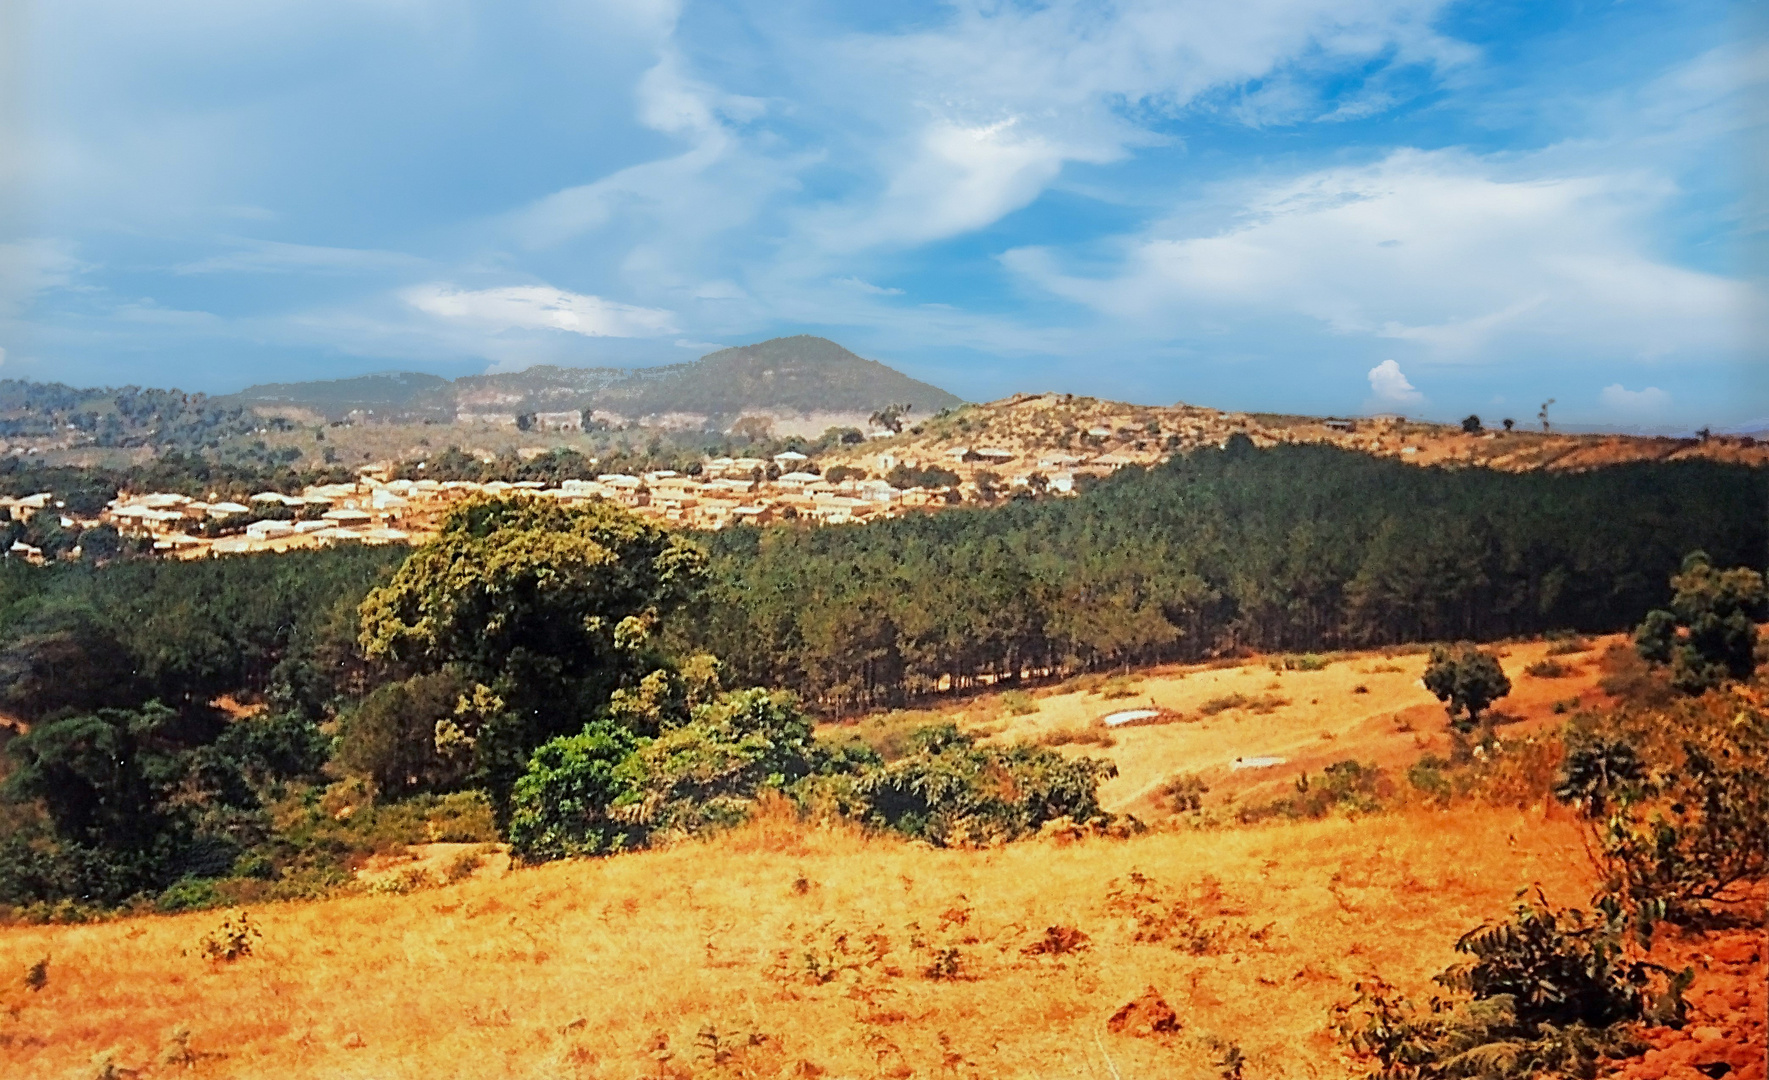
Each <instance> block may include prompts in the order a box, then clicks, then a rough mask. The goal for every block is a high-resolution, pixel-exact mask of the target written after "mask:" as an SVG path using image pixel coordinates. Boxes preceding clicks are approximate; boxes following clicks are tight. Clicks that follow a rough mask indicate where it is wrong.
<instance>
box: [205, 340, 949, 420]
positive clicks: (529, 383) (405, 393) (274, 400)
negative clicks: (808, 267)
mask: <svg viewBox="0 0 1769 1080" xmlns="http://www.w3.org/2000/svg"><path fill="white" fill-rule="evenodd" d="M215 400H216V402H217V404H225V405H238V406H244V407H248V408H252V409H255V410H257V411H259V412H281V413H285V414H289V415H294V414H296V413H308V414H313V415H317V416H323V417H325V418H326V419H328V420H342V419H345V418H356V419H373V420H388V421H402V420H404V421H422V420H430V421H432V422H454V421H459V422H467V423H472V422H491V423H503V422H508V421H509V420H510V419H512V418H513V417H515V416H519V415H523V414H546V413H558V414H562V413H566V412H579V413H583V412H588V413H591V414H593V415H594V416H596V417H597V418H600V419H605V420H607V421H608V422H610V423H639V424H644V425H647V426H660V427H674V428H708V429H718V430H723V429H725V428H728V427H730V426H731V424H733V423H735V422H736V421H737V420H738V419H739V418H741V417H744V416H765V417H768V418H769V419H770V420H772V421H774V422H775V423H776V427H777V428H788V427H794V426H806V427H816V428H817V430H818V431H821V430H822V428H821V427H817V425H818V424H822V425H823V426H828V424H833V423H844V422H845V423H858V422H864V420H865V418H866V416H867V415H869V414H870V413H872V412H873V411H875V410H877V409H880V408H882V407H884V406H886V405H890V404H893V403H896V404H906V405H909V406H911V407H912V415H915V416H928V415H931V414H933V413H936V412H938V411H940V410H941V409H946V408H951V407H954V406H957V405H961V404H963V401H962V400H961V399H960V398H958V397H956V396H955V395H953V394H949V393H947V392H946V391H944V390H942V389H940V388H939V387H937V386H931V385H929V384H927V383H924V382H920V381H918V380H916V379H912V378H910V377H909V376H907V375H904V374H903V373H902V372H900V371H896V370H894V369H892V368H889V367H887V366H885V365H884V364H881V363H878V362H877V361H875V360H867V359H865V358H863V357H860V356H856V355H855V354H854V353H852V352H849V351H848V350H847V349H844V348H842V347H841V346H840V345H837V344H836V343H835V342H833V341H830V340H828V339H827V338H820V337H811V336H808V335H800V336H797V337H785V338H774V339H773V340H770V341H764V342H761V343H759V344H755V345H743V346H739V347H737V348H733V349H721V350H719V351H718V352H715V353H710V354H708V355H706V356H703V357H701V358H700V359H699V360H696V361H694V362H692V363H687V364H670V365H667V366H664V367H651V368H562V367H551V366H539V367H531V368H528V369H526V370H524V371H517V372H510V373H507V374H496V375H469V376H464V377H462V378H459V379H454V380H452V381H451V380H449V379H443V378H440V377H438V376H435V375H421V374H416V373H412V372H394V373H387V374H379V375H364V376H360V377H358V378H354V379H335V380H330V381H323V382H300V383H265V384H262V385H259V386H252V387H248V388H247V389H245V390H242V391H241V392H240V393H238V394H232V395H228V396H227V397H224V398H218V399H215ZM795 421H796V422H798V423H795Z"/></svg>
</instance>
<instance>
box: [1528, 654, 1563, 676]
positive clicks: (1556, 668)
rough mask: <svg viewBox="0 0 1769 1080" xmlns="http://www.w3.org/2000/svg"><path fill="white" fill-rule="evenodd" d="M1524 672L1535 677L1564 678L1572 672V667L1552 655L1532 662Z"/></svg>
mask: <svg viewBox="0 0 1769 1080" xmlns="http://www.w3.org/2000/svg"><path fill="white" fill-rule="evenodd" d="M1523 673H1524V674H1525V675H1528V676H1530V677H1531V678H1534V679H1564V678H1566V677H1567V676H1568V675H1571V674H1572V668H1570V667H1568V666H1566V665H1565V664H1563V663H1561V662H1560V661H1558V660H1555V659H1553V658H1551V657H1550V658H1547V659H1543V660H1537V661H1536V662H1535V663H1533V664H1530V665H1529V666H1528V667H1525V668H1524V669H1523Z"/></svg>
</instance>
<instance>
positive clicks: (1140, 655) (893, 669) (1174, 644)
mask: <svg viewBox="0 0 1769 1080" xmlns="http://www.w3.org/2000/svg"><path fill="white" fill-rule="evenodd" d="M705 542H706V544H707V545H708V548H709V550H710V551H711V553H712V582H711V584H710V586H709V588H708V590H707V599H706V606H705V610H704V613H703V615H702V617H701V618H699V619H697V620H695V621H693V622H692V623H689V624H686V625H685V626H684V627H683V628H682V633H683V636H684V637H685V639H686V640H688V641H690V642H692V644H693V645H694V646H695V647H696V648H700V649H704V650H706V651H708V652H712V653H714V654H716V655H717V656H719V657H720V658H721V659H722V660H723V661H724V662H725V663H726V664H727V666H728V667H729V668H730V670H731V671H732V672H733V673H734V674H735V675H736V677H737V679H738V681H749V682H757V683H765V684H768V685H776V686H786V687H790V688H792V689H794V690H797V691H798V692H799V693H801V694H802V695H804V696H805V697H806V698H807V699H808V700H811V701H815V702H818V703H821V704H824V705H825V706H828V707H832V708H839V707H850V706H860V705H870V704H895V703H899V702H902V701H904V700H906V699H908V698H912V697H914V696H916V695H920V694H925V693H928V692H930V691H933V690H935V689H937V688H940V687H958V688H962V687H964V686H966V685H967V684H973V683H975V682H976V681H978V680H980V679H985V678H989V677H1007V678H1014V677H1017V676H1020V675H1023V674H1041V673H1052V674H1060V673H1065V672H1073V671H1078V670H1086V669H1090V668H1102V667H1111V666H1115V665H1123V664H1143V663H1151V662H1156V661H1165V660H1176V659H1188V658H1191V659H1195V658H1201V657H1205V656H1210V655H1215V654H1221V653H1225V652H1232V651H1234V650H1239V649H1252V650H1259V651H1292V650H1322V649H1334V648H1350V647H1364V646H1373V645H1383V644H1390V643H1398V642H1410V641H1438V640H1458V639H1471V640H1491V639H1497V638H1502V637H1508V636H1514V635H1526V634H1535V633H1541V632H1544V631H1548V630H1557V629H1572V630H1580V631H1587V632H1598V631H1615V630H1621V629H1624V628H1626V627H1629V626H1632V625H1633V624H1634V623H1636V622H1638V621H1639V620H1640V618H1641V616H1642V615H1643V614H1644V613H1645V612H1646V611H1647V610H1648V609H1650V608H1652V607H1653V606H1655V605H1656V604H1658V603H1659V602H1660V601H1661V599H1662V596H1663V590H1664V583H1665V581H1666V579H1667V577H1668V576H1669V575H1670V574H1672V573H1673V572H1675V571H1676V570H1677V568H1678V566H1679V563H1680V560H1681V559H1682V557H1683V555H1684V553H1686V552H1688V551H1690V550H1692V549H1695V548H1703V549H1705V550H1706V551H1708V552H1709V553H1710V554H1711V555H1712V556H1713V558H1714V560H1715V561H1716V563H1717V564H1719V565H1722V566H1731V565H1741V564H1742V565H1748V566H1762V565H1763V564H1764V561H1765V558H1766V554H1769V473H1765V472H1763V471H1761V470H1751V469H1747V468H1742V467H1733V466H1725V465H1716V464H1712V463H1705V462H1690V463H1676V464H1669V465H1666V464H1642V465H1624V466H1617V467H1614V468H1608V469H1601V470H1595V471H1591V472H1583V473H1549V472H1529V473H1521V474H1510V473H1499V472H1493V471H1490V470H1485V469H1461V470H1446V469H1421V468H1417V467H1414V466H1411V465H1405V464H1401V463H1398V462H1393V461H1387V460H1383V459H1379V458H1373V457H1369V456H1367V455H1362V454H1357V453H1351V452H1346V451H1342V450H1338V449H1334V448H1331V447H1322V446H1284V447H1277V448H1274V449H1270V450H1256V449H1254V448H1253V447H1252V445H1251V444H1250V443H1248V442H1246V441H1245V440H1241V441H1238V442H1231V443H1230V444H1229V445H1228V447H1226V448H1225V449H1223V450H1220V451H1218V450H1207V451H1199V452H1195V453H1192V454H1189V455H1186V456H1182V457H1176V458H1174V459H1172V460H1171V461H1169V462H1168V463H1167V464H1165V465H1162V466H1159V467H1156V468H1153V469H1150V470H1147V471H1144V470H1124V471H1123V472H1120V473H1118V474H1117V475H1115V476H1113V477H1112V478H1110V479H1108V480H1106V481H1105V482H1103V483H1101V484H1100V485H1098V486H1097V487H1096V488H1094V489H1093V490H1092V491H1091V492H1090V493H1089V494H1087V495H1085V496H1084V497H1082V498H1078V499H1070V500H1044V501H1033V500H1024V501H1016V502H1012V503H1009V504H1007V505H1005V506H1001V507H996V508H989V509H962V510H949V511H945V512H942V513H939V514H933V515H927V516H922V517H909V518H900V519H896V520H892V521H886V522H880V523H877V524H873V525H868V526H866V527H863V528H841V529H768V530H762V531H754V530H729V531H725V532H721V533H718V534H714V535H712V536H708V537H706V538H705Z"/></svg>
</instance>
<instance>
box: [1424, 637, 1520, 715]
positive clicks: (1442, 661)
mask: <svg viewBox="0 0 1769 1080" xmlns="http://www.w3.org/2000/svg"><path fill="white" fill-rule="evenodd" d="M1424 682H1425V689H1427V690H1429V691H1431V693H1432V696H1434V697H1436V698H1437V700H1439V701H1443V702H1447V703H1448V705H1449V714H1450V723H1451V724H1452V725H1454V726H1455V727H1456V728H1458V729H1459V730H1463V731H1472V730H1473V729H1474V727H1475V726H1476V725H1477V724H1479V723H1480V714H1481V713H1483V712H1485V711H1486V710H1487V707H1488V706H1490V705H1491V704H1492V703H1493V702H1495V701H1497V700H1499V699H1500V698H1502V697H1504V696H1505V695H1506V694H1509V693H1510V692H1511V680H1510V679H1508V678H1506V677H1505V671H1504V669H1503V668H1501V667H1499V662H1498V660H1496V659H1494V658H1493V656H1491V655H1490V654H1488V653H1484V652H1481V651H1480V650H1479V649H1476V648H1475V647H1474V646H1472V645H1464V646H1462V647H1461V648H1460V649H1458V650H1456V651H1455V652H1451V651H1450V650H1448V649H1445V648H1444V647H1443V646H1441V645H1438V646H1434V647H1433V648H1432V650H1431V660H1430V662H1429V663H1427V664H1426V666H1425V679H1424Z"/></svg>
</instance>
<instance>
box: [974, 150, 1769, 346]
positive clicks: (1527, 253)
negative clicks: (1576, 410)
mask: <svg viewBox="0 0 1769 1080" xmlns="http://www.w3.org/2000/svg"><path fill="white" fill-rule="evenodd" d="M1542 168H1543V166H1542V163H1541V162H1532V161H1530V160H1517V159H1509V160H1505V159H1486V158H1480V157H1476V156H1474V155H1470V154H1466V153H1462V152H1457V151H1436V152H1425V151H1418V150H1403V151H1399V152H1396V153H1393V154H1391V155H1389V156H1388V157H1387V158H1386V159H1384V160H1382V161H1380V162H1377V163H1374V164H1371V165H1366V166H1357V167H1343V168H1333V169H1326V170H1322V171H1319V172H1313V173H1308V174H1305V175H1303V176H1299V177H1296V178H1294V179H1288V180H1279V181H1270V182H1267V183H1264V184H1261V185H1258V186H1256V187H1254V188H1253V189H1252V190H1251V192H1245V193H1243V194H1242V197H1241V199H1240V200H1239V205H1238V207H1237V208H1236V209H1235V210H1234V212H1233V213H1232V215H1231V216H1230V220H1229V223H1228V224H1227V225H1226V226H1224V227H1220V228H1219V229H1218V230H1217V231H1215V232H1213V233H1211V234H1209V235H1196V234H1195V233H1194V232H1193V231H1192V230H1191V229H1188V228H1187V225H1186V218H1185V217H1184V216H1183V212H1182V213H1181V214H1176V215H1175V216H1174V217H1173V218H1171V219H1170V220H1169V221H1167V222H1162V223H1158V224H1156V225H1154V226H1152V227H1151V228H1149V229H1148V230H1147V231H1146V232H1145V233H1143V234H1142V235H1139V236H1133V237H1129V238H1127V239H1125V240H1123V241H1121V242H1120V244H1119V246H1118V248H1117V254H1118V259H1117V262H1116V265H1115V266H1114V267H1113V268H1112V269H1111V270H1110V271H1109V272H1108V273H1107V274H1105V275H1103V276H1089V277H1083V276H1079V275H1077V274H1073V273H1069V272H1067V271H1066V270H1065V269H1064V266H1063V259H1062V257H1061V253H1060V252H1056V251H1052V250H1049V249H1042V248H1030V249H1019V250H1016V251H1010V252H1008V253H1007V254H1006V255H1005V256H1004V263H1005V265H1007V266H1008V267H1009V268H1010V269H1012V270H1014V271H1017V272H1018V273H1020V274H1021V275H1022V276H1024V277H1026V278H1028V279H1030V280H1032V281H1034V282H1036V283H1038V284H1040V285H1042V286H1044V287H1045V288H1047V289H1049V290H1050V291H1052V292H1054V293H1056V294H1058V295H1061V296H1065V297H1068V298H1070V299H1073V300H1076V301H1078V302H1080V303H1083V304H1087V305H1088V306H1090V307H1093V308H1094V309H1096V310H1097V311H1099V312H1100V313H1102V314H1105V315H1108V316H1112V317H1115V318H1120V319H1131V320H1136V321H1139V322H1141V323H1142V324H1143V325H1144V326H1145V328H1146V329H1150V330H1159V329H1160V328H1161V327H1170V326H1175V325H1181V324H1183V323H1185V322H1194V323H1195V321H1196V320H1197V319H1198V318H1199V316H1200V314H1201V313H1207V314H1208V315H1209V316H1210V317H1212V318H1220V319H1227V320H1239V322H1240V323H1241V324H1242V325H1255V324H1257V323H1259V322H1261V321H1267V320H1270V319H1271V318H1272V317H1273V316H1274V315H1275V316H1292V317H1295V316H1300V317H1303V318H1306V319H1309V320H1313V321H1315V322H1316V323H1318V324H1320V325H1322V326H1324V327H1325V328H1326V329H1328V330H1330V331H1332V332H1334V333H1337V334H1343V335H1362V336H1365V337H1369V338H1386V339H1392V340H1399V341H1406V342H1410V343H1412V344H1414V345H1416V346H1418V347H1419V356H1420V358H1422V359H1429V360H1439V361H1465V362H1466V361H1475V362H1478V361H1485V360H1489V359H1494V358H1497V357H1499V356H1500V355H1501V354H1505V353H1507V352H1510V353H1515V352H1516V351H1517V349H1518V348H1519V347H1532V348H1538V349H1552V350H1555V351H1558V352H1560V353H1561V354H1562V355H1576V354H1580V353H1583V354H1585V355H1588V356H1602V357H1608V358H1615V357H1618V356H1620V357H1628V358H1647V359H1651V358H1662V357H1670V356H1676V355H1680V354H1687V355H1700V354H1702V353H1704V352H1705V353H1710V354H1712V353H1724V352H1727V351H1731V350H1738V349H1741V348H1743V346H1744V340H1743V339H1744V335H1745V328H1744V313H1745V312H1746V311H1748V310H1749V307H1750V305H1751V300H1752V296H1751V289H1750V287H1749V286H1747V285H1746V284H1744V283H1742V282H1739V281H1734V280H1731V279H1728V278H1725V277H1721V276H1719V275H1716V274H1710V273H1703V272H1700V271H1695V270H1688V269H1684V268H1682V267H1678V266H1674V265H1672V264H1670V263H1667V262H1664V261H1662V260H1660V259H1657V258H1655V257H1654V255H1653V253H1652V251H1651V247H1650V244H1649V242H1648V237H1649V235H1650V232H1651V229H1650V219H1651V214H1652V213H1653V212H1654V211H1655V210H1656V209H1657V208H1658V207H1659V205H1660V204H1661V203H1662V202H1663V201H1664V199H1666V198H1667V197H1668V196H1669V195H1670V194H1671V191H1672V189H1671V188H1670V186H1669V185H1667V184H1666V183H1665V182H1663V181H1661V180H1658V179H1655V178H1654V177H1652V176H1650V175H1646V174H1642V173H1638V172H1630V173H1617V174H1600V175H1582V176H1581V175H1564V174H1554V173H1544V172H1543V171H1542ZM1216 220H1219V219H1216Z"/></svg>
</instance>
